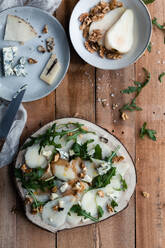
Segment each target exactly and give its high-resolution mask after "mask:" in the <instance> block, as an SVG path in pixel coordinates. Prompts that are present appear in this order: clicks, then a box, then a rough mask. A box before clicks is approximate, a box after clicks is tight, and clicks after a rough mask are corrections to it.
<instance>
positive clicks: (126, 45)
mask: <svg viewBox="0 0 165 248" xmlns="http://www.w3.org/2000/svg"><path fill="white" fill-rule="evenodd" d="M133 31H134V13H133V11H132V10H131V9H127V10H126V11H125V12H124V14H123V15H122V16H121V17H120V19H119V20H118V21H117V22H116V23H115V24H114V25H113V26H112V27H111V28H110V29H109V30H108V31H107V33H106V35H105V47H106V48H107V49H108V50H110V49H116V50H117V51H119V52H120V53H127V52H129V51H130V49H131V47H132V45H133V41H134V37H133Z"/></svg>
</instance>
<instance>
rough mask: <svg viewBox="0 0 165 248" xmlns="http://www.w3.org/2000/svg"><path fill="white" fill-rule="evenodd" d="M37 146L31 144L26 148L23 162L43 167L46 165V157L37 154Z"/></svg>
mask: <svg viewBox="0 0 165 248" xmlns="http://www.w3.org/2000/svg"><path fill="white" fill-rule="evenodd" d="M39 148H40V147H39V145H33V146H30V147H28V148H27V151H26V153H25V162H26V165H27V166H28V167H30V168H37V167H42V168H45V167H46V166H47V163H48V162H47V159H46V158H45V157H44V156H43V155H41V154H39Z"/></svg>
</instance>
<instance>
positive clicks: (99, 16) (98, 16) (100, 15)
mask: <svg viewBox="0 0 165 248" xmlns="http://www.w3.org/2000/svg"><path fill="white" fill-rule="evenodd" d="M103 18H104V14H103V13H99V14H96V15H94V16H93V17H92V21H93V22H96V21H99V20H101V19H103Z"/></svg>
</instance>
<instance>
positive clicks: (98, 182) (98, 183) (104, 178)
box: [90, 167, 116, 190]
mask: <svg viewBox="0 0 165 248" xmlns="http://www.w3.org/2000/svg"><path fill="white" fill-rule="evenodd" d="M115 175H116V168H115V167H112V168H111V169H110V170H109V171H108V172H107V173H106V174H104V175H98V176H96V177H94V178H93V180H92V186H91V187H90V190H91V189H98V188H102V187H105V186H106V185H108V184H110V182H111V178H112V177H113V176H115Z"/></svg>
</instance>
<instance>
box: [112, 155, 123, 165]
mask: <svg viewBox="0 0 165 248" xmlns="http://www.w3.org/2000/svg"><path fill="white" fill-rule="evenodd" d="M123 160H124V157H123V156H115V157H113V158H112V163H119V162H121V161H123Z"/></svg>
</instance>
